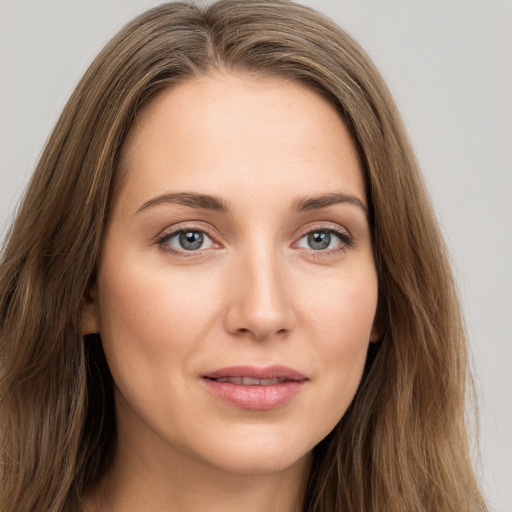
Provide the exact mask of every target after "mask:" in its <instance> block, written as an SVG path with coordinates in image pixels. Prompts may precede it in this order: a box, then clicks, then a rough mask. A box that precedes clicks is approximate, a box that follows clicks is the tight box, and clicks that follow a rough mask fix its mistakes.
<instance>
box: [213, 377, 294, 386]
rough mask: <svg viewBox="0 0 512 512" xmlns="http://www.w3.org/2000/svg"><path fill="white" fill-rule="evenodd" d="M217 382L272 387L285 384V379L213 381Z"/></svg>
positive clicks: (241, 378)
mask: <svg viewBox="0 0 512 512" xmlns="http://www.w3.org/2000/svg"><path fill="white" fill-rule="evenodd" d="M213 380H215V381H217V382H230V383H231V384H241V385H242V386H272V385H274V384H278V383H281V382H285V381H286V379H284V378H279V379H278V378H277V377H276V378H274V379H255V378H253V377H222V378H220V379H213Z"/></svg>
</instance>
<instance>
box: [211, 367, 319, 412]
mask: <svg viewBox="0 0 512 512" xmlns="http://www.w3.org/2000/svg"><path fill="white" fill-rule="evenodd" d="M202 380H203V382H204V383H205V385H206V387H207V389H208V390H209V391H210V392H211V393H212V394H213V395H214V396H215V397H216V398H217V399H219V400H221V401H223V402H225V403H227V404H229V405H231V406H235V407H237V408H242V409H250V410H258V411H265V410H270V409H275V408H278V407H282V406H284V405H286V404H287V403H288V402H290V401H291V400H292V399H293V398H295V397H296V396H297V395H298V394H299V393H300V392H301V391H302V389H303V387H304V385H305V384H306V383H307V382H308V380H309V379H308V378H307V377H306V376H305V375H303V374H302V373H300V372H298V371H296V370H294V369H292V368H288V367H285V366H279V365H273V366H268V367H265V368H258V367H253V366H232V367H228V368H222V369H220V370H216V371H214V372H210V373H207V374H205V375H203V376H202Z"/></svg>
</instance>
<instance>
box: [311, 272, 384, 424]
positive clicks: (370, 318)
mask: <svg viewBox="0 0 512 512" xmlns="http://www.w3.org/2000/svg"><path fill="white" fill-rule="evenodd" d="M308 295H309V302H308V307H306V308H305V309H304V317H305V318H306V321H305V323H307V325H308V330H309V333H310V337H311V339H314V340H315V341H316V342H315V347H316V357H317V360H318V374H319V375H323V376H324V377H325V379H324V380H323V383H324V393H325V397H326V400H327V401H328V402H329V404H330V405H329V408H330V412H329V413H328V414H330V415H332V416H333V420H334V423H336V422H337V421H339V419H340V418H341V416H342V415H343V414H344V412H345V410H346V408H347V407H348V405H349V404H350V402H351V401H352V399H353V397H354V394H355V392H356V390H357V388H358V386H359V383H360V380H361V376H362V373H363V369H364V364H365V361H366V354H367V350H368V345H369V342H370V336H371V330H372V326H373V322H374V317H375V311H376V307H377V278H376V275H375V272H374V271H372V267H369V270H368V272H366V273H362V274H360V275H359V276H358V275H357V274H354V275H352V276H351V277H348V276H340V278H339V279H332V280H326V281H325V282H324V286H323V287H322V289H321V290H320V289H318V290H317V291H316V293H313V294H311V293H310V294H308ZM305 300H306V299H304V301H305Z"/></svg>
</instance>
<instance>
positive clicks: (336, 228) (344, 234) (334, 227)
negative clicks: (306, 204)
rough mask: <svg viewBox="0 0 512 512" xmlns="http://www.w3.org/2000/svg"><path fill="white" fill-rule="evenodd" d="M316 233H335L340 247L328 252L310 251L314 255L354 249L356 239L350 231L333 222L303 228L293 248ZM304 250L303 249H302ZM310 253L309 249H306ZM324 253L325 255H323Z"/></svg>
mask: <svg viewBox="0 0 512 512" xmlns="http://www.w3.org/2000/svg"><path fill="white" fill-rule="evenodd" d="M315 231H329V232H331V233H334V234H335V235H336V236H337V237H338V238H339V239H340V242H341V243H340V247H337V248H335V249H328V250H324V251H322V250H314V249H309V251H311V252H312V253H314V254H315V255H317V256H322V255H327V254H332V253H333V252H336V251H339V250H346V249H349V248H350V247H352V245H353V244H354V238H353V236H352V235H351V233H350V231H349V230H348V229H347V228H345V227H342V226H340V225H339V224H336V223H332V222H319V223H313V224H309V225H307V226H305V227H304V228H302V229H301V230H300V232H299V235H298V236H297V237H296V239H295V241H294V242H293V244H292V247H296V246H297V244H298V242H299V241H300V240H302V238H304V237H305V236H307V235H309V234H311V233H314V232H315ZM301 249H303V248H301ZM304 250H306V251H308V249H304ZM322 253H323V254H322Z"/></svg>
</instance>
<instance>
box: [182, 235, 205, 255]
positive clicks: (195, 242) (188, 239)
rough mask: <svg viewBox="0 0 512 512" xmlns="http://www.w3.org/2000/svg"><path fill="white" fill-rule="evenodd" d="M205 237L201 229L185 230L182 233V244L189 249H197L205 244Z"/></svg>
mask: <svg viewBox="0 0 512 512" xmlns="http://www.w3.org/2000/svg"><path fill="white" fill-rule="evenodd" d="M203 238H204V237H203V234H202V233H200V232H199V231H183V232H181V233H180V245H181V247H183V249H186V250H187V251H195V250H197V249H199V248H200V247H201V245H203Z"/></svg>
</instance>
